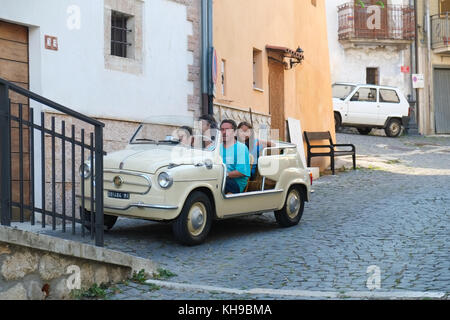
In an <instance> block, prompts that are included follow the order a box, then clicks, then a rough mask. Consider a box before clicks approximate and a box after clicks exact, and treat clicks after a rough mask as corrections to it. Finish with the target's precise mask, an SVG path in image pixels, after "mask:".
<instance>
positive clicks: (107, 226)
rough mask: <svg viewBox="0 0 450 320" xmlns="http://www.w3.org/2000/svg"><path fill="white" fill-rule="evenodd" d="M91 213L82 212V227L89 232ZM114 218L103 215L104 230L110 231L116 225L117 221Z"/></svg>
mask: <svg viewBox="0 0 450 320" xmlns="http://www.w3.org/2000/svg"><path fill="white" fill-rule="evenodd" d="M91 216H92V214H91V212H90V211H87V210H84V226H85V227H86V229H88V230H89V231H91ZM117 218H118V217H116V216H110V215H107V214H105V215H103V226H104V230H105V231H108V230H111V229H112V228H113V227H114V225H115V224H116V221H117Z"/></svg>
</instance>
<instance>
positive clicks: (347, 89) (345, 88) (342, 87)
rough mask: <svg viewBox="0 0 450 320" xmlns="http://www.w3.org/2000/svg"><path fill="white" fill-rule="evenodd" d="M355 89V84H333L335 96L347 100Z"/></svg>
mask: <svg viewBox="0 0 450 320" xmlns="http://www.w3.org/2000/svg"><path fill="white" fill-rule="evenodd" d="M354 89H355V86H352V85H348V84H334V85H333V98H337V99H341V100H345V98H347V97H348V95H349V94H350V93H352V91H353V90H354Z"/></svg>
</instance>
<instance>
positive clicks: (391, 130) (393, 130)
mask: <svg viewBox="0 0 450 320" xmlns="http://www.w3.org/2000/svg"><path fill="white" fill-rule="evenodd" d="M384 132H386V135H387V136H388V137H391V138H396V137H398V136H399V135H400V133H401V132H402V124H401V122H400V120H398V119H391V120H389V122H388V124H387V126H386V128H385V129H384Z"/></svg>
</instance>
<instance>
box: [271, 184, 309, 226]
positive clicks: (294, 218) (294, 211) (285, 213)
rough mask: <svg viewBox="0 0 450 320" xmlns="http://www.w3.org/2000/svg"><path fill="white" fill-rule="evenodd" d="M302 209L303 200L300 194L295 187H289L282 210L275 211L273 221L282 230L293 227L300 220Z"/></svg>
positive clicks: (303, 205)
mask: <svg viewBox="0 0 450 320" xmlns="http://www.w3.org/2000/svg"><path fill="white" fill-rule="evenodd" d="M304 207H305V199H304V198H303V194H302V192H300V190H299V188H297V187H291V188H290V189H289V192H288V193H287V196H286V201H285V203H284V206H283V208H282V209H281V210H279V211H275V219H276V220H277V223H278V224H279V225H280V226H281V227H283V228H288V227H292V226H295V225H297V224H298V223H299V222H300V220H301V218H302V215H303V209H304Z"/></svg>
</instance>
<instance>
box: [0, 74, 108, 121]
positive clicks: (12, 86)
mask: <svg viewBox="0 0 450 320" xmlns="http://www.w3.org/2000/svg"><path fill="white" fill-rule="evenodd" d="M0 83H1V84H4V85H6V86H8V87H9V89H10V90H12V91H14V92H17V93H19V94H21V95H23V96H25V97H28V98H30V99H32V100H34V101H37V102H39V103H42V104H45V105H46V106H48V107H51V108H53V109H55V110H57V111H59V112H62V113H65V114H67V115H69V116H72V117H75V118H77V119H79V120H82V121H84V122H87V123H89V124H91V125H93V126H101V127H105V124H104V123H103V122H100V121H97V120H95V119H92V118H90V117H88V116H85V115H84V114H81V113H79V112H77V111H74V110H72V109H69V108H67V107H64V106H62V105H60V104H59V103H56V102H54V101H51V100H49V99H47V98H44V97H42V96H40V95H38V94H36V93H34V92H31V91H29V90H27V89H24V88H22V87H19V86H18V85H15V84H14V83H11V82H9V81H7V80H5V79H2V78H0Z"/></svg>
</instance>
